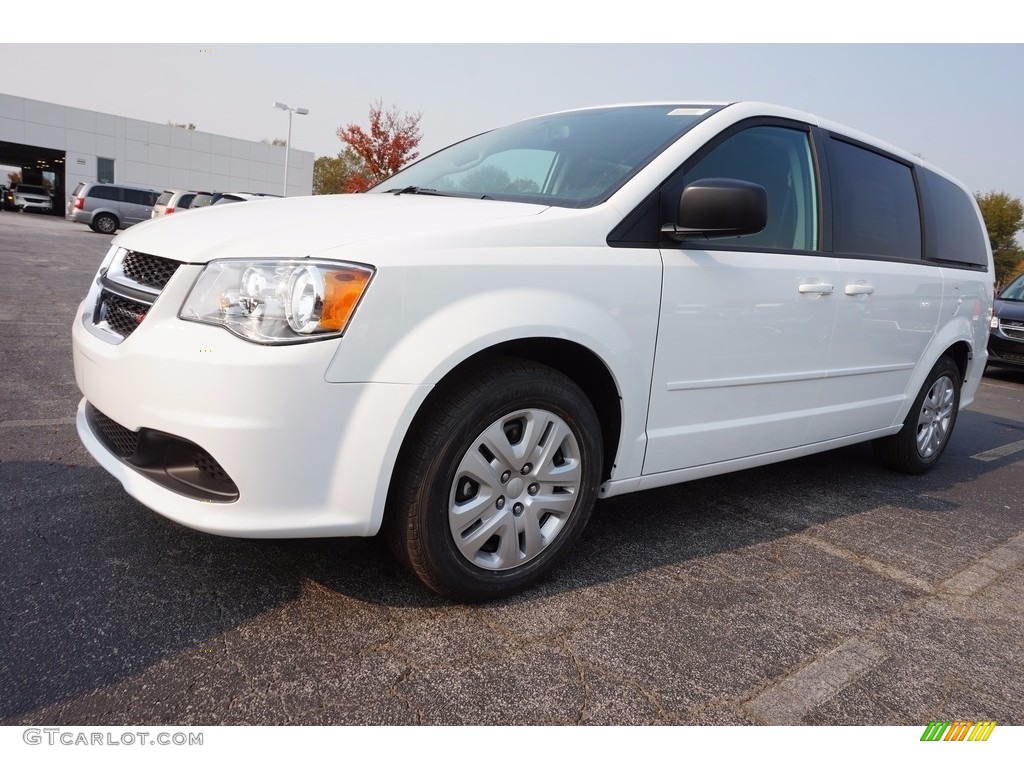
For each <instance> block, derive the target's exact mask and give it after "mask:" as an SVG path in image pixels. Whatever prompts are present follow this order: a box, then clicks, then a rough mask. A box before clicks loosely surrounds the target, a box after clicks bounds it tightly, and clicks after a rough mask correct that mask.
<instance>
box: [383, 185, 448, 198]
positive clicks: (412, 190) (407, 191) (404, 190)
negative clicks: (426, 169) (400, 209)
mask: <svg viewBox="0 0 1024 768" xmlns="http://www.w3.org/2000/svg"><path fill="white" fill-rule="evenodd" d="M388 192H390V193H391V194H393V195H437V196H438V197H450V195H448V194H446V193H445V192H438V191H437V190H436V189H429V188H428V187H401V188H399V187H395V188H394V189H385V190H384V193H385V194H387V193H388Z"/></svg>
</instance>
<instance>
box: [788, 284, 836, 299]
mask: <svg viewBox="0 0 1024 768" xmlns="http://www.w3.org/2000/svg"><path fill="white" fill-rule="evenodd" d="M797 290H798V291H800V293H817V294H818V295H820V296H828V295H829V294H830V293H832V290H833V288H832V285H831V284H830V283H801V284H800V287H799V288H798V289H797Z"/></svg>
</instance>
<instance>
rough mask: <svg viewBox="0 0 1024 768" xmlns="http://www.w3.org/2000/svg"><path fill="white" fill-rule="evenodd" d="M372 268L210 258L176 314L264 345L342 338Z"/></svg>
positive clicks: (371, 275) (350, 265)
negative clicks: (217, 326) (215, 326)
mask: <svg viewBox="0 0 1024 768" xmlns="http://www.w3.org/2000/svg"><path fill="white" fill-rule="evenodd" d="M372 277H373V269H372V268H370V267H367V266H363V265H361V264H343V263H339V262H333V261H313V260H311V259H289V260H278V259H259V260H253V261H238V260H234V259H231V260H224V261H211V262H210V263H209V264H208V265H207V266H206V269H204V270H203V273H202V274H201V275H200V276H199V279H198V280H196V284H195V285H194V286H192V290H191V291H190V292H189V295H188V298H186V299H185V303H184V304H182V306H181V311H180V312H179V313H178V317H180V318H181V319H182V320H192V321H195V322H198V323H209V324H211V325H220V326H223V327H225V328H227V329H228V330H229V331H231V332H232V333H233V334H235V335H236V336H241V337H242V338H243V339H248V340H249V341H256V342H259V343H262V344H287V343H294V342H297V341H312V340H314V339H322V338H327V337H335V336H340V335H341V334H342V333H344V332H345V328H346V327H347V326H348V322H349V319H351V317H352V313H353V312H354V311H355V308H356V305H357V304H358V303H359V299H360V298H362V295H363V292H364V291H365V290H366V286H367V285H368V284H369V282H370V278H372Z"/></svg>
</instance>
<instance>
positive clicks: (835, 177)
mask: <svg viewBox="0 0 1024 768" xmlns="http://www.w3.org/2000/svg"><path fill="white" fill-rule="evenodd" d="M828 145H829V152H828V160H829V175H830V177H831V180H832V214H833V229H832V237H833V245H834V246H835V250H836V252H837V253H848V254H866V255H872V256H893V257H896V258H901V259H920V258H921V213H920V210H919V208H918V204H917V189H916V187H915V186H914V176H913V173H912V171H911V170H910V168H909V167H908V166H906V165H904V164H903V163H900V162H898V161H896V160H892V159H890V158H888V157H885V156H884V155H880V154H878V153H876V152H872V151H870V150H868V149H864V148H862V147H858V146H854V145H853V144H848V143H846V142H845V141H838V140H836V139H830V140H829V142H828Z"/></svg>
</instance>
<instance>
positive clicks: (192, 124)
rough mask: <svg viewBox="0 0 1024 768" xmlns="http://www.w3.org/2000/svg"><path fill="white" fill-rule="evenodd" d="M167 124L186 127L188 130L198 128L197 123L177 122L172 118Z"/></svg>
mask: <svg viewBox="0 0 1024 768" xmlns="http://www.w3.org/2000/svg"><path fill="white" fill-rule="evenodd" d="M167 124H168V125H169V126H171V127H172V128H184V129H185V130H187V131H194V130H195V129H196V124H195V123H175V122H173V121H171V120H168V121H167Z"/></svg>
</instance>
